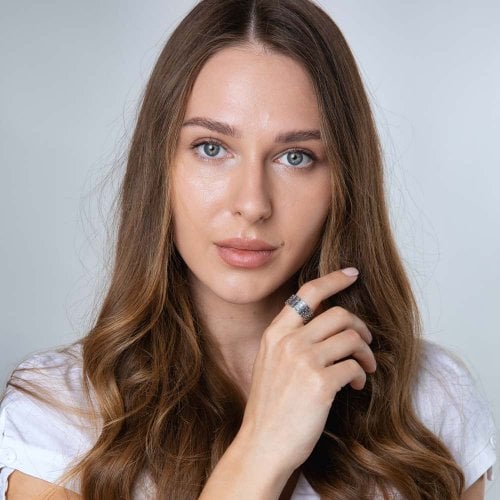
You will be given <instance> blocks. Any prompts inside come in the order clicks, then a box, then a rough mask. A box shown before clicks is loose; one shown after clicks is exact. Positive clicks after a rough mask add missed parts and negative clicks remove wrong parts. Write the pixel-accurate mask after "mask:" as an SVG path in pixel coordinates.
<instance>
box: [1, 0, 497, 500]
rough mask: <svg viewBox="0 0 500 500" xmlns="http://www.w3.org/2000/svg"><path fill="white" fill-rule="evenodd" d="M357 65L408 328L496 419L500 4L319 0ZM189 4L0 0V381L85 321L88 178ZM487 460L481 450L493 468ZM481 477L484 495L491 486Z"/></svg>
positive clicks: (113, 154)
mask: <svg viewBox="0 0 500 500" xmlns="http://www.w3.org/2000/svg"><path fill="white" fill-rule="evenodd" d="M318 3H319V4H320V5H322V6H323V7H325V8H326V10H327V11H328V12H329V13H330V14H331V16H332V17H333V19H334V20H335V21H336V22H337V24H338V25H339V27H340V28H341V30H342V31H343V33H344V35H345V36H346V38H347V40H348V42H349V43H350V46H351V48H352V50H353V52H354V54H355V56H356V59H357V61H358V63H359V66H360V69H361V72H362V75H363V78H364V80H365V84H366V86H367V89H368V91H369V94H370V98H371V100H372V105H373V109H374V111H375V113H376V117H377V123H378V127H379V131H380V134H381V137H382V141H383V144H384V149H385V157H386V165H387V179H388V195H389V201H390V206H391V215H392V221H393V225H394V228H395V231H396V236H397V241H398V244H399V247H400V250H401V253H402V255H403V257H404V261H405V265H406V268H407V270H408V272H409V274H410V277H411V280H412V283H413V285H414V289H415V292H416V294H417V297H418V300H419V303H420V307H421V312H422V315H423V320H424V325H425V335H426V337H428V338H430V339H431V340H434V341H437V342H439V343H441V344H443V345H445V346H447V347H448V348H450V349H452V350H453V351H454V352H456V353H457V354H459V355H460V356H461V357H462V358H463V359H464V360H465V361H466V362H467V364H468V365H469V366H470V367H471V369H472V371H473V372H474V373H475V375H476V377H477V379H478V382H479V384H480V385H481V387H482V388H483V389H484V391H485V393H486V394H487V395H488V397H489V399H490V401H491V404H492V406H493V409H494V412H495V418H496V420H497V424H498V423H499V422H500V419H499V418H498V416H499V412H500V391H499V390H498V382H499V380H500V377H499V374H500V369H499V359H498V353H499V351H500V340H499V337H500V334H499V331H498V326H497V324H498V310H499V308H500V300H499V299H500V289H499V282H500V270H499V266H498V257H499V256H500V231H499V229H500V227H499V223H498V219H499V216H500V207H499V204H500V202H499V198H500V197H499V196H498V194H497V189H498V187H497V186H498V184H499V182H500V173H499V172H500V169H499V167H500V162H499V156H500V155H499V152H498V139H499V131H500V127H499V125H500V97H499V95H500V93H499V90H498V89H499V88H500V84H499V81H500V56H499V54H500V36H499V35H498V26H499V25H500V2H498V1H496V0H489V1H488V0H482V1H478V2H474V3H472V2H467V1H464V0H460V1H458V0H455V1H442V2H434V1H431V0H426V1H420V2H403V1H401V0H384V1H380V0H379V1H377V2H371V1H368V0H364V1H357V2H353V1H347V0H345V1H325V0H323V1H320V2H318ZM192 5H194V2H175V3H174V2H166V1H164V2H160V1H152V0H151V1H149V2H147V3H144V2H131V1H123V0H121V1H118V0H108V1H106V2H97V1H95V0H89V1H87V2H71V1H67V0H65V1H62V0H58V1H51V2H37V1H15V2H14V1H13V2H5V1H2V2H1V12H2V14H1V16H0V58H1V59H0V62H1V66H0V90H1V92H0V109H1V113H0V132H1V133H0V159H1V163H0V165H1V169H2V172H1V180H2V182H1V184H0V203H1V206H0V208H1V210H0V217H1V242H2V243H1V246H0V252H1V253H0V258H1V268H0V269H1V278H0V294H1V296H0V299H1V300H0V308H1V309H0V313H1V317H2V322H1V327H0V328H1V330H0V334H1V345H2V349H1V352H0V382H1V383H2V385H3V384H4V383H5V380H6V377H7V375H8V373H9V372H10V370H12V369H13V368H14V366H15V365H16V364H17V363H18V362H19V361H20V360H21V359H22V358H24V357H25V356H27V355H29V354H31V353H33V352H35V351H37V350H41V349H45V348H50V347H54V346H56V345H62V344H64V343H66V342H69V341H72V340H75V339H76V338H77V337H78V336H80V335H82V334H84V333H85V331H86V329H87V328H88V325H89V324H90V321H91V319H92V308H93V307H95V305H96V303H98V293H97V290H99V287H100V286H101V284H102V278H103V276H104V275H103V269H104V268H103V262H104V257H105V247H106V233H105V224H106V217H107V215H106V214H107V211H108V209H109V206H110V201H111V197H112V194H113V193H114V190H115V189H116V186H117V182H118V180H119V177H120V175H121V173H122V170H121V168H117V169H116V172H115V174H114V177H112V178H111V180H110V181H109V182H106V183H105V182H104V181H103V179H104V176H105V175H106V174H107V173H109V172H110V170H111V168H112V166H113V165H116V164H117V162H118V160H119V159H120V156H121V155H122V154H123V151H124V150H125V148H126V144H127V141H128V139H129V138H130V136H131V133H132V130H133V124H134V118H135V113H136V104H137V99H138V97H139V95H140V92H141V90H142V88H143V85H144V84H145V82H146V80H147V78H148V75H149V72H150V70H151V68H152V65H153V63H154V61H155V58H156V57H157V55H158V54H159V51H160V49H161V47H162V45H163V43H164V41H165V40H166V38H167V36H168V34H169V33H170V31H171V30H172V28H173V27H174V26H175V25H176V24H177V23H178V22H179V21H180V19H181V18H182V17H183V16H184V15H185V14H186V13H187V11H188V10H189V9H190V8H191V6H192ZM499 474H500V471H499V465H498V463H497V464H496V465H495V476H498V475H499ZM498 483H499V481H498V479H497V477H496V478H495V481H494V483H490V482H488V484H487V488H488V495H487V498H490V499H493V498H500V487H499V484H498Z"/></svg>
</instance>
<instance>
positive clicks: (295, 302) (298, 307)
mask: <svg viewBox="0 0 500 500" xmlns="http://www.w3.org/2000/svg"><path fill="white" fill-rule="evenodd" d="M285 304H288V305H289V306H290V307H292V308H293V309H294V310H295V311H296V312H297V313H299V314H300V315H301V316H302V319H303V321H304V325H305V324H306V323H307V322H309V321H311V319H312V317H313V310H312V309H311V308H310V307H309V306H308V305H307V304H306V303H305V302H304V301H303V300H302V299H301V298H300V297H299V296H298V295H295V294H292V295H291V296H290V297H289V298H288V299H286V301H285Z"/></svg>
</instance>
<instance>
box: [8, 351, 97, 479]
mask: <svg viewBox="0 0 500 500" xmlns="http://www.w3.org/2000/svg"><path fill="white" fill-rule="evenodd" d="M82 374H83V372H82V359H81V346H80V345H79V344H73V345H71V346H68V347H66V348H64V349H58V350H51V351H45V352H42V353H37V354H34V355H32V356H30V357H29V358H27V359H25V360H24V361H23V362H22V363H20V364H19V365H18V366H17V367H16V369H15V370H14V372H13V373H12V375H11V377H10V379H9V381H8V382H7V387H6V389H5V392H4V394H3V397H2V399H1V402H0V473H1V475H2V476H4V477H5V475H6V474H7V473H8V472H12V470H14V469H17V470H19V471H21V472H24V473H26V474H29V475H31V476H34V477H36V478H39V479H43V480H45V481H49V482H56V481H57V480H58V478H59V477H60V476H61V475H62V474H63V473H64V472H66V470H67V468H68V466H69V465H72V462H73V461H75V460H77V459H78V458H79V457H80V456H83V454H85V452H86V451H88V449H89V447H90V446H91V444H92V442H93V440H95V439H96V438H97V431H98V430H97V429H95V428H93V427H92V426H91V424H90V422H91V420H89V418H87V417H88V415H89V413H88V411H89V409H90V406H89V402H88V401H87V400H86V398H85V395H84V391H83V384H82V381H83V379H82ZM1 468H3V469H4V470H3V471H2V470H1ZM4 482H5V480H4ZM70 489H75V487H74V486H73V488H71V485H70Z"/></svg>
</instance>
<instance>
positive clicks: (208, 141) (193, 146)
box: [191, 138, 318, 170]
mask: <svg viewBox="0 0 500 500" xmlns="http://www.w3.org/2000/svg"><path fill="white" fill-rule="evenodd" d="M203 144H215V145H217V146H220V147H222V148H224V145H223V144H222V143H221V142H220V141H218V140H217V139H212V138H210V139H204V140H202V141H198V142H195V143H193V144H191V149H192V150H193V151H194V154H195V155H196V156H197V157H198V158H199V159H200V160H202V161H208V162H213V161H218V160H221V159H222V158H207V157H206V156H202V155H200V154H199V153H198V152H197V151H196V148H197V147H198V146H201V145H203ZM224 149H226V148H224ZM286 153H305V154H306V155H307V156H309V157H310V158H311V160H312V162H311V164H310V165H307V166H306V167H294V166H290V167H289V168H293V169H295V170H308V169H310V168H312V167H313V165H314V164H315V163H316V162H317V161H318V158H317V156H316V155H315V154H314V153H312V152H311V151H308V150H307V149H299V148H292V149H288V150H286V151H284V152H283V155H284V154H286ZM285 166H287V165H285Z"/></svg>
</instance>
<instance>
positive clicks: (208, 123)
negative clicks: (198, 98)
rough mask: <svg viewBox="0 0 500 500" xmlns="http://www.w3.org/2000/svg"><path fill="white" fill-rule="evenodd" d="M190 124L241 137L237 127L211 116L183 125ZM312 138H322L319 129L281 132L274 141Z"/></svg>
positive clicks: (194, 118) (199, 117) (282, 141)
mask: <svg viewBox="0 0 500 500" xmlns="http://www.w3.org/2000/svg"><path fill="white" fill-rule="evenodd" d="M189 125H197V126H199V127H204V128H207V129H209V130H213V131H214V132H219V133H220V134H224V135H229V136H231V137H235V138H238V139H239V138H241V132H240V131H239V130H238V129H235V128H234V127H232V126H231V125H229V124H228V123H224V122H220V121H217V120H212V119H210V118H206V117H201V116H195V117H193V118H190V119H189V120H187V121H185V122H184V123H183V124H182V126H183V127H186V126H189ZM310 140H318V141H319V140H321V134H320V131H319V130H317V129H312V130H291V131H289V132H281V133H279V134H278V135H277V136H276V137H275V138H274V142H279V143H285V144H286V143H288V142H296V141H310Z"/></svg>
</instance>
